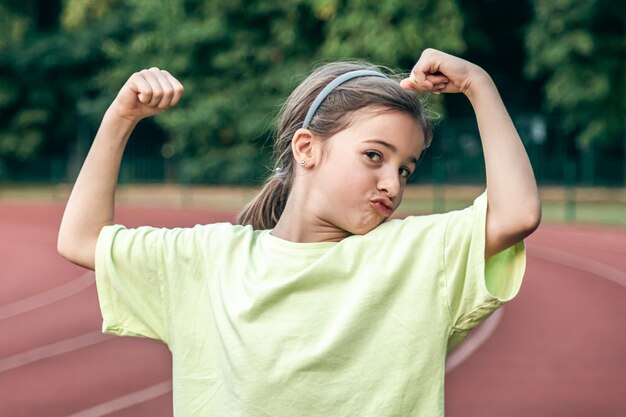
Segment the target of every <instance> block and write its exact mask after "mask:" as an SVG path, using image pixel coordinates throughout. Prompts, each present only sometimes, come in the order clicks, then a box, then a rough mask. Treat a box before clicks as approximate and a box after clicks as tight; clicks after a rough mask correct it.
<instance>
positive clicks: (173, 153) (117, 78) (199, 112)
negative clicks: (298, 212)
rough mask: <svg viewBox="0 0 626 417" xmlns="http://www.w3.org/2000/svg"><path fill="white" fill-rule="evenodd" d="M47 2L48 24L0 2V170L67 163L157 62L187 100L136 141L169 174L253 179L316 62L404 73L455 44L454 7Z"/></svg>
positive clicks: (443, 0)
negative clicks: (127, 85) (85, 133)
mask: <svg viewBox="0 0 626 417" xmlns="http://www.w3.org/2000/svg"><path fill="white" fill-rule="evenodd" d="M46 4H48V3H46ZM49 4H50V5H51V6H50V8H49V9H48V8H47V9H46V10H47V11H45V12H46V13H47V12H48V11H50V10H57V11H58V15H56V16H49V15H46V16H43V15H42V13H44V11H42V10H40V8H39V6H40V4H39V3H38V2H35V1H29V0H24V1H22V2H18V1H16V0H15V1H14V0H7V1H5V3H4V5H0V25H2V27H3V29H4V36H3V38H2V39H0V111H1V113H0V161H2V160H3V159H4V160H7V159H14V160H15V159H17V160H27V159H33V158H37V157H39V156H44V155H45V156H46V157H49V156H54V155H67V154H68V153H69V152H70V151H71V148H72V147H73V146H74V143H75V138H76V136H77V131H76V130H77V129H76V126H77V123H78V122H79V121H81V122H84V121H87V122H89V123H90V125H91V126H92V127H96V126H97V125H98V123H99V121H100V119H101V117H102V114H103V112H104V111H105V109H106V107H107V106H108V105H109V103H110V102H111V101H112V100H113V98H114V97H115V95H116V94H117V91H118V90H119V88H120V87H121V86H122V85H123V83H124V82H125V81H126V79H127V78H128V77H129V76H130V75H131V74H132V73H133V72H136V71H139V70H141V69H143V68H150V67H153V66H154V67H160V68H164V69H167V70H169V71H170V72H171V73H172V74H174V76H176V77H177V78H178V79H179V80H180V81H181V82H182V83H183V85H184V86H185V95H184V97H183V99H182V100H181V102H180V103H179V105H178V106H176V107H175V108H173V109H170V110H168V111H167V112H165V113H164V114H162V115H159V116H158V117H156V118H154V119H151V120H148V121H145V122H143V123H147V124H148V125H155V126H157V127H158V130H157V131H156V136H158V137H156V136H155V134H154V132H155V129H148V130H147V131H149V132H150V133H149V134H148V135H147V134H144V137H139V138H133V139H134V140H137V141H141V142H144V144H145V145H146V146H148V147H150V146H152V147H153V148H152V149H154V147H157V148H161V149H160V150H161V152H160V153H161V154H162V155H163V156H164V157H166V158H174V159H176V160H179V161H184V164H181V166H182V171H181V172H180V173H179V174H178V176H179V178H183V179H186V180H189V181H205V182H231V183H234V182H258V181H259V180H261V179H262V177H263V176H264V175H265V172H261V171H260V170H259V167H261V168H262V167H264V166H268V165H269V163H268V156H269V149H268V148H269V146H268V144H269V143H270V141H271V131H272V128H273V120H274V116H275V115H276V113H277V112H278V109H279V108H280V105H281V104H282V102H283V101H284V99H286V97H287V96H288V94H289V93H290V91H291V90H292V89H293V88H294V87H295V85H296V84H297V82H298V81H300V80H301V79H302V78H303V77H304V76H305V75H306V74H307V73H308V72H309V71H310V70H311V69H312V68H313V67H314V66H315V65H316V64H318V63H319V62H320V61H328V60H329V59H338V58H339V59H355V58H359V59H369V60H372V61H374V62H376V63H379V64H383V65H386V66H389V67H392V68H401V69H402V70H404V71H408V70H410V69H411V67H412V66H413V64H414V63H415V61H416V60H417V58H418V57H419V54H420V53H421V51H422V49H424V48H425V47H426V46H433V47H437V48H441V49H444V50H446V51H449V52H453V53H458V52H460V51H462V50H463V48H464V44H463V41H462V39H461V35H460V33H461V28H462V16H461V15H460V13H459V11H458V8H457V6H456V3H455V1H454V0H439V1H434V0H414V1H412V2H408V1H405V0H377V1H375V0H355V1H350V2H346V1H339V0H285V1H280V2H277V1H275V0H250V1H244V0H154V1H150V2H147V1H142V0H51V2H50V3H49ZM42 17H44V18H45V19H44V20H45V22H47V23H46V24H45V25H44V24H42V21H43V20H42ZM159 132H160V134H159ZM145 136H151V137H145ZM131 145H132V144H131ZM142 146H143V145H142ZM151 154H154V152H152V153H151Z"/></svg>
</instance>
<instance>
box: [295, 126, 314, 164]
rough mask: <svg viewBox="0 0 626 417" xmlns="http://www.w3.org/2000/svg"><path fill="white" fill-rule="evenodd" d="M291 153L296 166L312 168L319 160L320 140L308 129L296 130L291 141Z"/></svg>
mask: <svg viewBox="0 0 626 417" xmlns="http://www.w3.org/2000/svg"><path fill="white" fill-rule="evenodd" d="M291 151H292V152H293V157H294V158H295V160H296V165H297V166H302V167H304V168H312V167H314V166H315V163H316V162H317V158H319V154H320V140H319V138H318V137H317V136H316V135H314V134H313V132H311V131H310V130H309V129H298V130H297V131H296V133H294V135H293V138H292V139H291ZM302 161H305V163H302Z"/></svg>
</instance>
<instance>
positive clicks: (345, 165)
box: [309, 110, 424, 234]
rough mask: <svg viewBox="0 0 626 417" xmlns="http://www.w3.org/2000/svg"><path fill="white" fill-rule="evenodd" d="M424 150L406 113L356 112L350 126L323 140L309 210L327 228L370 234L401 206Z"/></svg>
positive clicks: (419, 130)
mask: <svg viewBox="0 0 626 417" xmlns="http://www.w3.org/2000/svg"><path fill="white" fill-rule="evenodd" d="M423 148H424V132H423V130H422V127H421V126H420V125H419V124H418V122H417V121H415V120H414V119H412V118H411V116H409V115H408V114H406V113H403V112H399V111H387V112H375V111H372V110H369V111H367V110H363V111H360V112H357V113H355V114H354V115H353V116H352V123H351V124H350V126H349V127H347V128H346V129H344V130H342V131H340V132H338V133H336V134H335V135H333V136H331V137H330V138H328V139H327V140H326V141H324V142H323V154H322V157H321V160H320V163H319V165H318V166H317V169H314V170H313V172H311V174H312V175H314V176H315V178H314V184H315V186H314V187H311V188H312V189H311V192H310V197H311V199H310V200H309V203H311V204H313V205H314V206H313V207H309V209H310V210H312V211H313V212H315V213H316V215H317V217H318V219H320V220H322V221H323V222H324V223H325V224H326V225H327V226H334V227H336V228H339V229H341V230H343V231H346V232H348V233H349V234H364V233H367V232H369V231H370V230H372V229H374V228H375V227H376V226H378V225H380V224H381V223H382V222H384V221H385V220H386V219H387V218H388V217H389V216H391V214H392V213H393V212H394V211H395V210H396V209H397V208H398V206H399V205H400V202H401V201H402V194H403V192H404V188H405V186H406V182H407V179H408V177H410V176H411V175H412V174H413V172H414V171H415V168H416V164H417V160H418V159H419V157H420V154H421V152H422V150H423Z"/></svg>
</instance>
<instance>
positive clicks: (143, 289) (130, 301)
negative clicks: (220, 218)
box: [95, 225, 182, 343]
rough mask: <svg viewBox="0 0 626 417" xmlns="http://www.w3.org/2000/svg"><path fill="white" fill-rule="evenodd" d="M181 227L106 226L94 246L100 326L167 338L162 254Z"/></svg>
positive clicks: (122, 332)
mask: <svg viewBox="0 0 626 417" xmlns="http://www.w3.org/2000/svg"><path fill="white" fill-rule="evenodd" d="M179 233H182V232H181V231H177V230H172V229H160V228H154V227H139V228H137V229H127V228H125V227H123V226H120V225H114V226H106V227H104V228H103V229H102V231H101V232H100V235H99V237H98V243H97V246H96V269H95V272H96V286H97V289H98V300H99V303H100V310H101V313H102V318H103V323H102V331H103V332H105V333H112V334H116V335H120V336H139V337H148V338H152V339H158V340H162V341H164V342H165V343H167V342H168V333H169V329H168V328H169V325H168V315H167V313H166V312H167V311H168V310H169V306H168V300H169V296H168V291H169V288H168V287H169V286H168V280H167V279H166V277H165V276H164V275H165V274H166V273H167V272H166V271H167V268H166V263H167V259H166V257H167V254H168V252H169V251H170V250H171V248H172V246H173V245H174V244H175V243H174V242H175V240H176V236H177V235H178V234H179Z"/></svg>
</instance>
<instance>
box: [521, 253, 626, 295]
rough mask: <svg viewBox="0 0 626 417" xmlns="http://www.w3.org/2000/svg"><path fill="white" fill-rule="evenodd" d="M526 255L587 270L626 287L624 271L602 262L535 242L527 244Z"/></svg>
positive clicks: (625, 273)
mask: <svg viewBox="0 0 626 417" xmlns="http://www.w3.org/2000/svg"><path fill="white" fill-rule="evenodd" d="M528 255H529V256H532V257H533V258H539V259H543V260H545V261H549V262H555V263H559V264H561V265H565V266H568V267H570V268H574V269H579V270H581V271H585V272H589V273H590V274H592V275H596V276H598V277H601V278H605V279H608V280H610V281H613V282H615V283H616V284H619V285H622V286H624V287H626V272H624V271H622V270H620V269H617V268H615V267H612V266H610V265H607V264H605V263H602V262H598V261H594V260H591V259H587V258H581V257H580V256H578V255H572V254H571V253H568V252H564V251H561V250H558V249H553V248H550V247H547V246H541V245H536V244H533V245H532V246H531V245H529V248H528Z"/></svg>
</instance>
